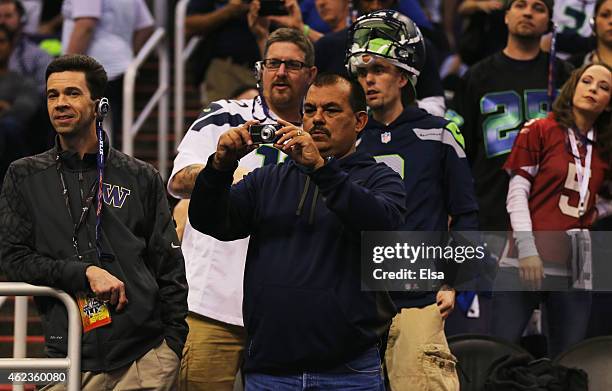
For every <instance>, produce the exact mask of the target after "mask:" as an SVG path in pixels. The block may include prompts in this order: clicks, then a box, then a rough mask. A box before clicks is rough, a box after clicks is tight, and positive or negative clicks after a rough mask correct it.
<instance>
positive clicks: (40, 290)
mask: <svg viewBox="0 0 612 391" xmlns="http://www.w3.org/2000/svg"><path fill="white" fill-rule="evenodd" d="M0 295H10V296H16V298H15V339H14V346H13V358H0V370H7V369H10V370H20V369H67V370H68V376H67V379H68V385H67V388H68V391H78V390H80V389H81V317H80V315H79V309H78V307H77V305H76V303H75V301H74V299H73V298H72V297H71V296H70V295H69V294H67V293H66V292H63V291H60V290H57V289H53V288H49V287H46V286H36V285H30V284H26V283H23V282H0ZM24 296H25V297H24ZM27 296H50V297H54V298H56V299H58V300H61V301H62V303H64V305H65V306H66V309H67V311H68V355H67V357H66V358H25V353H26V335H27V316H28V302H27V300H28V298H27ZM13 390H23V385H14V386H13Z"/></svg>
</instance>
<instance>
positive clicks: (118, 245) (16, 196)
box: [0, 142, 187, 371]
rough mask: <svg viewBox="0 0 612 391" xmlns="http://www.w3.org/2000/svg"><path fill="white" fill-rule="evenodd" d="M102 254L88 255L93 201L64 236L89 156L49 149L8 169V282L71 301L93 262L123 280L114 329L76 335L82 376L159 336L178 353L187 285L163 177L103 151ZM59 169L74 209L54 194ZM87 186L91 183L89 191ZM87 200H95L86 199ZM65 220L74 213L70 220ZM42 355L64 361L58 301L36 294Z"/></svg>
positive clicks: (4, 203)
mask: <svg viewBox="0 0 612 391" xmlns="http://www.w3.org/2000/svg"><path fill="white" fill-rule="evenodd" d="M105 155H106V157H107V159H106V169H105V172H104V179H103V184H104V186H103V195H104V197H103V201H104V203H103V207H102V219H101V221H102V223H101V231H102V233H101V241H100V243H101V250H102V254H107V256H105V257H102V259H98V256H97V251H96V234H95V225H96V212H95V209H96V203H95V201H94V203H93V205H92V207H91V208H90V210H89V212H88V215H87V219H86V222H85V223H84V224H82V226H81V228H80V229H79V231H78V245H79V253H80V255H81V256H82V258H81V259H79V258H78V257H77V255H76V251H75V249H74V247H73V242H72V236H73V235H72V233H73V229H74V226H75V222H76V221H77V220H78V219H79V216H80V214H81V208H82V201H81V200H82V199H86V198H87V196H88V195H89V194H93V193H90V189H92V185H93V184H94V183H97V170H96V160H95V158H96V156H95V155H85V156H84V158H83V160H81V159H80V158H79V156H78V154H76V153H74V152H70V151H60V147H59V144H58V142H56V146H55V148H53V149H51V150H49V151H47V152H44V153H42V154H40V155H36V156H32V157H27V158H23V159H20V160H18V161H16V162H14V163H12V164H11V166H10V168H9V170H8V172H7V175H6V177H5V180H4V184H3V187H2V193H1V194H0V255H1V258H0V266H1V268H2V270H3V271H4V273H5V274H6V275H7V277H8V278H9V279H10V280H11V281H23V282H27V283H30V284H35V285H47V286H51V287H53V288H58V289H62V290H64V291H66V292H67V293H69V294H72V295H74V294H75V293H76V292H80V291H84V292H88V291H89V292H90V288H89V283H88V281H87V278H86V276H85V269H86V268H87V267H88V266H90V265H97V266H99V267H101V268H104V269H106V270H107V271H108V272H110V273H111V274H112V275H114V276H115V277H117V278H118V279H119V280H121V281H123V283H124V284H125V287H126V288H125V289H126V296H127V299H128V304H127V306H126V307H125V308H124V309H123V310H122V311H121V312H116V311H115V310H114V308H111V318H112V323H111V324H110V325H106V326H103V327H100V328H97V329H94V330H92V331H90V332H87V333H84V334H83V338H82V361H81V368H82V370H83V371H110V370H113V369H116V368H119V367H122V366H124V365H127V364H129V363H131V362H133V361H135V360H136V359H138V358H140V357H141V356H142V355H144V354H145V353H146V352H147V351H148V350H150V349H151V348H153V347H155V346H156V345H157V344H159V343H160V342H161V341H162V340H163V339H166V341H167V343H168V345H169V346H170V347H171V348H172V349H173V350H174V352H175V353H176V354H177V355H178V356H179V357H180V356H181V353H182V349H183V345H184V343H185V338H186V336H187V324H186V322H185V317H186V315H187V281H186V278H185V266H184V261H183V255H182V253H181V250H180V248H178V243H179V242H178V239H177V237H176V233H175V230H174V224H173V222H172V219H171V216H170V211H169V208H168V202H167V199H166V196H165V192H164V186H163V183H162V180H161V178H160V176H159V174H158V173H157V171H156V170H155V169H154V168H153V167H152V166H151V165H149V164H147V163H144V162H142V161H139V160H136V159H134V158H132V157H130V156H127V155H125V154H123V153H122V152H119V151H117V150H115V149H113V148H110V149H109V148H108V145H106V148H105ZM59 170H61V172H62V173H63V176H64V178H65V182H66V187H67V190H68V196H69V204H70V208H71V211H72V213H71V214H70V213H69V212H68V209H67V205H66V200H65V197H64V196H63V194H62V185H61V181H60V175H59ZM94 188H95V187H94ZM94 199H95V197H94ZM71 215H72V216H71ZM35 300H36V304H37V307H38V310H39V313H40V315H41V316H42V319H43V326H44V332H45V345H46V351H47V354H48V355H49V356H50V357H65V355H66V351H67V342H68V340H67V331H68V321H67V314H66V309H65V307H64V305H63V304H62V303H61V302H59V301H58V300H56V299H52V298H49V297H39V298H36V299H35Z"/></svg>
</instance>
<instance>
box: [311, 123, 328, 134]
mask: <svg viewBox="0 0 612 391" xmlns="http://www.w3.org/2000/svg"><path fill="white" fill-rule="evenodd" d="M316 131H318V132H323V133H325V134H326V135H327V136H329V135H330V132H329V129H327V128H326V127H324V126H320V125H314V126H313V127H312V128H310V130H309V131H308V133H310V134H312V132H316Z"/></svg>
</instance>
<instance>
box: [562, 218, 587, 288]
mask: <svg viewBox="0 0 612 391" xmlns="http://www.w3.org/2000/svg"><path fill="white" fill-rule="evenodd" d="M567 234H568V236H569V237H570V239H571V243H572V258H571V264H572V282H573V284H572V286H573V288H574V289H581V290H592V289H593V271H592V268H593V257H592V253H591V234H590V233H589V231H588V230H586V229H572V230H569V231H567Z"/></svg>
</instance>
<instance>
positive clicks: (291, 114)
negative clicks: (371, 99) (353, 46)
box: [168, 28, 317, 391]
mask: <svg viewBox="0 0 612 391" xmlns="http://www.w3.org/2000/svg"><path fill="white" fill-rule="evenodd" d="M263 58H264V60H263V61H261V62H260V63H258V64H257V65H256V73H257V78H258V84H259V91H260V94H259V96H257V97H255V98H254V99H248V100H220V101H216V102H213V103H211V104H210V105H209V106H208V107H206V108H205V109H204V110H203V111H202V113H201V114H200V116H199V118H198V119H197V120H196V121H195V122H194V123H193V124H192V125H191V127H190V128H189V131H188V132H187V134H186V135H185V138H184V139H183V141H182V142H181V144H180V146H179V153H178V155H177V157H176V159H175V161H174V168H173V171H172V174H171V176H170V180H169V181H168V191H169V192H170V194H171V195H173V196H174V197H176V198H190V197H191V191H192V190H193V186H194V183H195V178H196V177H197V175H198V173H199V172H200V171H201V170H202V169H203V168H204V165H205V163H206V161H207V159H208V156H209V155H210V154H211V153H213V152H214V151H215V150H216V147H217V140H218V138H219V136H220V135H221V134H222V133H223V132H224V131H226V130H228V129H230V128H233V127H236V126H238V125H241V124H243V123H245V122H246V121H250V120H256V121H259V122H260V123H262V124H272V123H277V121H278V120H279V119H283V120H285V121H288V122H291V123H295V124H300V122H301V120H302V102H303V100H304V96H305V95H306V91H307V89H308V86H309V85H310V83H311V82H312V81H313V80H314V78H315V76H316V73H317V71H316V68H315V67H314V49H313V47H312V44H311V43H310V41H309V40H308V39H307V38H305V37H304V35H303V34H302V33H301V32H298V31H296V30H292V29H289V28H281V29H278V30H276V31H274V32H273V33H271V34H270V35H269V37H268V39H267V40H266V44H265V49H264V56H263ZM285 157H286V155H285V154H283V153H281V152H280V151H279V150H278V149H275V148H273V147H272V146H271V145H261V146H259V148H258V149H257V150H256V151H255V152H254V153H251V154H249V155H248V156H245V157H244V158H243V159H241V160H240V165H239V167H238V168H237V170H236V171H235V173H234V181H235V182H237V181H240V180H241V179H242V177H243V176H244V175H245V174H247V173H248V172H250V171H251V170H253V169H255V168H257V167H261V166H263V165H266V164H277V163H279V162H281V161H283V160H284V159H285ZM247 245H248V239H242V240H239V241H235V242H232V243H223V242H220V241H217V240H216V239H214V238H212V237H210V236H208V235H204V234H201V233H200V232H197V231H195V230H194V229H193V227H192V226H191V224H190V223H189V221H187V224H186V226H185V231H184V236H183V243H182V248H183V253H184V256H185V264H186V265H185V266H186V270H187V280H188V283H189V286H190V287H191V289H190V293H189V296H188V303H189V311H190V313H189V316H188V318H187V322H188V323H189V327H190V333H189V336H188V339H187V342H186V345H185V352H184V353H185V356H184V360H183V363H182V365H181V375H180V380H181V389H189V390H200V389H202V390H220V391H223V390H232V388H233V384H234V380H235V375H236V372H237V371H238V368H239V366H240V361H241V357H242V352H243V350H244V329H243V321H242V285H243V274H244V263H245V258H246V251H247Z"/></svg>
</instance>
